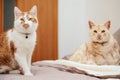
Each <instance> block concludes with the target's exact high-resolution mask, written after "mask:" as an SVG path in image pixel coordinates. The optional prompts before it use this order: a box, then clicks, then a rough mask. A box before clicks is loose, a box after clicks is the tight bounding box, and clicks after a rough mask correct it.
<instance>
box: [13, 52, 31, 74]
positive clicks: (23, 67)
mask: <svg viewBox="0 0 120 80" xmlns="http://www.w3.org/2000/svg"><path fill="white" fill-rule="evenodd" d="M15 59H16V61H17V62H18V64H19V66H20V67H21V70H22V71H23V74H24V75H30V76H31V75H33V74H32V73H31V71H30V68H29V66H28V63H27V59H26V56H25V55H19V54H18V53H15Z"/></svg>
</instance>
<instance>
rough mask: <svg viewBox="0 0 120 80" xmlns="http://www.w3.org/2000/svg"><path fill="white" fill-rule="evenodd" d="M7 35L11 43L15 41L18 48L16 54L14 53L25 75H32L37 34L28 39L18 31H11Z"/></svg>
mask: <svg viewBox="0 0 120 80" xmlns="http://www.w3.org/2000/svg"><path fill="white" fill-rule="evenodd" d="M7 35H8V38H9V42H10V41H13V42H14V45H15V47H16V48H17V50H16V53H14V54H15V59H16V61H17V62H18V64H19V65H20V66H21V67H22V69H23V71H24V73H25V75H31V72H30V65H31V57H32V53H33V50H34V47H35V44H36V32H33V33H31V34H30V35H28V39H26V38H25V36H26V35H24V34H21V33H19V32H17V31H16V30H13V31H12V30H10V31H9V32H8V33H7Z"/></svg>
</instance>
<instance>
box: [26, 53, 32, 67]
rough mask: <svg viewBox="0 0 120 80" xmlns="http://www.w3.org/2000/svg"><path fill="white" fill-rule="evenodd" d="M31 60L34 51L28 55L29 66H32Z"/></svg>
mask: <svg viewBox="0 0 120 80" xmlns="http://www.w3.org/2000/svg"><path fill="white" fill-rule="evenodd" d="M31 61H32V53H30V54H29V55H28V56H27V63H28V66H29V68H31Z"/></svg>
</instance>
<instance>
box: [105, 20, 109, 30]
mask: <svg viewBox="0 0 120 80" xmlns="http://www.w3.org/2000/svg"><path fill="white" fill-rule="evenodd" d="M110 24H111V22H110V21H107V22H106V23H105V24H104V26H106V27H107V29H109V28H110Z"/></svg>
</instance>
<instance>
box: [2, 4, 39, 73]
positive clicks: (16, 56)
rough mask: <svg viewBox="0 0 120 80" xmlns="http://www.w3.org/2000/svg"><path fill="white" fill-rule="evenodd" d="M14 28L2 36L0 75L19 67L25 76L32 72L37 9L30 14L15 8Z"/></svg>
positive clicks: (34, 7)
mask: <svg viewBox="0 0 120 80" xmlns="http://www.w3.org/2000/svg"><path fill="white" fill-rule="evenodd" d="M14 15H15V16H14V17H15V19H14V27H13V28H12V29H10V30H8V31H7V32H4V33H3V34H0V73H9V71H10V70H13V69H16V68H18V67H19V69H20V71H21V73H23V74H24V75H32V73H31V71H30V67H31V58H32V53H33V51H34V48H35V44H36V30H37V27H38V20H37V7H36V6H33V7H32V9H31V10H30V11H28V12H22V11H21V10H20V9H19V8H17V7H15V8H14Z"/></svg>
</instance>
